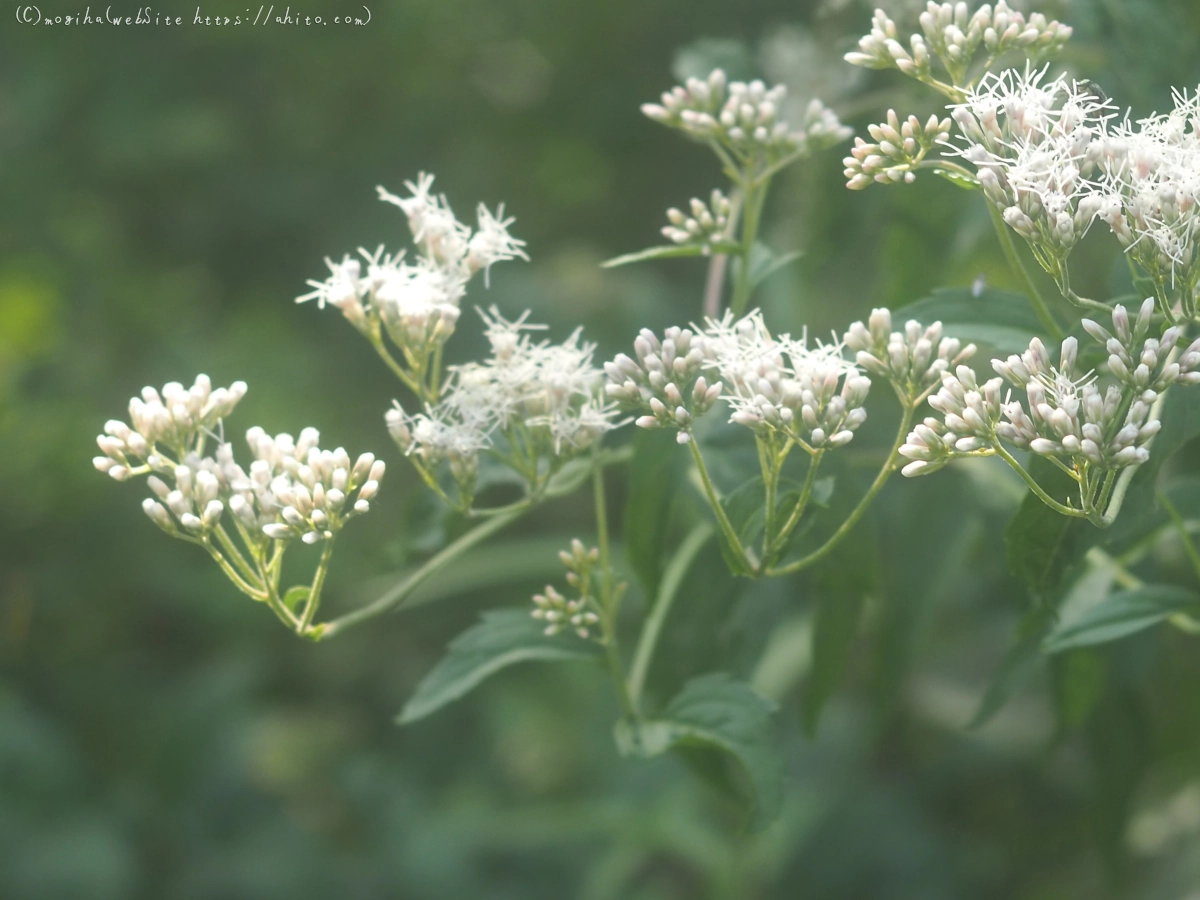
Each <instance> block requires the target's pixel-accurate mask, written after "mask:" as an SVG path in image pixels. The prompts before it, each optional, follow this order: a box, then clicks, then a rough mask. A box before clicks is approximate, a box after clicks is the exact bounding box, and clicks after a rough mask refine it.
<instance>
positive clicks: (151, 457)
mask: <svg viewBox="0 0 1200 900" xmlns="http://www.w3.org/2000/svg"><path fill="white" fill-rule="evenodd" d="M245 395H246V382H244V381H235V382H234V383H233V384H231V385H230V386H229V387H227V388H216V389H215V390H214V389H213V386H212V381H211V380H210V379H209V377H208V376H207V375H203V374H201V375H197V376H196V380H195V382H194V383H193V384H192V386H191V387H190V388H185V387H184V386H183V385H182V384H180V383H179V382H178V381H172V382H170V383H168V384H165V385H163V388H162V391H161V392H159V391H157V390H155V389H154V388H152V387H144V388H142V394H141V396H140V397H134V398H133V399H131V400H130V401H129V421H130V422H131V423H132V425H129V424H126V423H125V422H122V421H120V420H119V419H111V420H109V421H108V422H106V423H105V424H104V434H102V435H100V436H99V437H98V438H97V439H96V443H97V444H98V445H99V447H100V450H101V451H102V452H103V453H104V455H103V456H97V457H96V458H95V459H94V460H93V463H94V464H95V466H96V468H97V469H99V470H100V471H101V472H104V473H106V474H108V475H109V476H111V477H112V478H115V479H116V480H117V481H125V480H126V479H128V478H129V477H130V476H132V475H139V474H144V473H146V472H149V471H157V472H170V471H171V470H172V469H173V468H174V465H173V464H172V463H171V461H170V460H168V459H166V457H165V455H164V452H160V447H159V445H160V444H161V445H163V447H164V448H165V450H166V451H169V452H170V453H173V454H175V456H176V458H177V459H182V457H183V456H185V455H186V454H187V453H190V452H193V451H195V450H196V449H197V447H202V446H203V442H204V440H205V439H206V437H207V436H208V435H209V434H212V433H213V431H214V429H216V428H217V427H218V425H219V423H220V421H221V420H222V419H223V418H225V416H227V415H229V414H230V413H231V412H232V411H233V408H234V407H235V406H237V404H238V401H239V400H241V399H242V397H244V396H245Z"/></svg>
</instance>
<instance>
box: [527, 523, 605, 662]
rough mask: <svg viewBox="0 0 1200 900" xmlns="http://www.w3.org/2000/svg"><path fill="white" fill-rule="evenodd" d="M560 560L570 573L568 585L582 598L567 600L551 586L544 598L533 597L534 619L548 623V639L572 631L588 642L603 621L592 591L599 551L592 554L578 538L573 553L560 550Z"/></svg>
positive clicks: (573, 541)
mask: <svg viewBox="0 0 1200 900" xmlns="http://www.w3.org/2000/svg"><path fill="white" fill-rule="evenodd" d="M558 558H559V559H560V560H562V564H563V566H565V567H566V569H567V583H568V584H569V585H571V587H573V588H575V590H576V591H577V592H578V594H579V596H578V597H576V598H574V599H568V598H566V597H564V596H563V595H562V594H560V593H559V592H558V591H557V590H555V588H554V585H552V584H548V585H546V592H545V593H544V594H534V595H533V606H534V609H533V612H532V616H533V617H534V618H535V619H541V620H542V621H544V622H545V623H546V629H545V633H546V635H547V636H548V637H549V636H553V635H555V634H558V633H559V632H560V631H562V630H564V629H566V628H571V629H573V630H574V631H575V633H576V634H578V635H579V636H580V637H581V638H584V639H586V638H588V637H589V636H590V635H591V630H590V629H591V628H593V627H595V625H596V624H597V623H598V622H599V621H600V614H599V610H600V604H599V602H598V601H597V599H596V598H595V596H593V593H592V590H591V587H592V585H591V581H592V570H593V569H594V568H595V567H596V564H597V563H598V562H599V561H600V550H599V549H598V548H596V547H592V548H591V549H590V550H589V549H588V548H586V547H584V546H583V542H582V541H581V540H579V539H578V538H575V539H574V540H572V541H571V550H570V552H569V553H568V552H567V551H566V550H561V551H559V554H558Z"/></svg>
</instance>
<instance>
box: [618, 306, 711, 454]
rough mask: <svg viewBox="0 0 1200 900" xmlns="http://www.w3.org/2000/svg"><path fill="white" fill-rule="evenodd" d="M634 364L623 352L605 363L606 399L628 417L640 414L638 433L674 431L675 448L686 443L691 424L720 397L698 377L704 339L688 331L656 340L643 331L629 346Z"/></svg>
mask: <svg viewBox="0 0 1200 900" xmlns="http://www.w3.org/2000/svg"><path fill="white" fill-rule="evenodd" d="M633 349H634V353H635V354H636V355H637V360H636V361H635V360H633V359H631V358H630V357H629V356H627V355H625V354H624V353H621V354H618V355H617V358H616V359H614V360H613V361H612V362H609V363H605V364H604V370H605V372H606V373H607V374H608V386H607V388H606V391H607V394H608V396H609V397H610V398H611V399H613V400H615V401H617V402H618V403H620V404H621V406H622V407H623V408H625V409H627V410H630V411H631V412H641V413H642V415H641V416H639V417H638V419H637V424H638V426H639V427H641V428H664V427H665V428H675V429H678V430H679V443H681V444H686V443H687V442H688V441H689V440H690V439H691V427H692V422H693V420H694V419H695V418H696V417H697V416H702V415H704V414H705V413H706V412H708V411H709V410H710V409H712V407H713V404H714V403H716V402H717V399H718V398H719V397H720V396H721V388H722V385H721V382H719V381H718V382H716V383H715V384H709V383H708V380H707V379H706V378H705V377H704V375H702V374H701V370H702V369H703V367H704V364H705V361H706V354H705V342H704V336H703V335H699V334H696V333H695V332H693V331H691V330H690V329H687V328H676V327H672V328H668V329H667V330H666V331H665V332H663V338H662V340H661V341H660V340H659V339H658V336H657V335H655V334H654V332H652V331H650V329H648V328H643V329H642V331H641V333H640V334H639V335H638V337H637V339H636V340H634V342H633Z"/></svg>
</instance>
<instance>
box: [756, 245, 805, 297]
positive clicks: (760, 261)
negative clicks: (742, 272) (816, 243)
mask: <svg viewBox="0 0 1200 900" xmlns="http://www.w3.org/2000/svg"><path fill="white" fill-rule="evenodd" d="M803 255H804V254H803V252H801V251H799V250H795V251H793V252H791V253H784V254H781V255H776V254H775V252H774V251H772V250H771V249H770V248H769V247H767V246H766V245H765V244H760V243H758V242H757V241H755V243H754V246H753V247H752V248H751V250H750V287H751V288H756V287H758V286H759V285H760V284H762V283H763V282H764V281H766V280H767V279H768V278H770V277H771V276H772V275H774V274H775V273H776V272H778V271H779V270H780V269H782V268H784V267H786V266H789V265H791V264H792V263H794V262H795V261H796V260H798V259H799V258H800V257H802V256H803Z"/></svg>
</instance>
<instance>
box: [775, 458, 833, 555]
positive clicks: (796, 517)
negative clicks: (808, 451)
mask: <svg viewBox="0 0 1200 900" xmlns="http://www.w3.org/2000/svg"><path fill="white" fill-rule="evenodd" d="M824 454H825V451H824V450H818V451H817V452H816V453H814V454H813V456H812V459H811V460H810V461H809V464H808V474H807V475H805V476H804V486H803V487H802V488H801V489H800V499H798V500H797V501H796V506H795V508H794V509H793V510H792V512H791V514H790V515H789V516H788V518H787V521H786V522H784V523H783V527H782V528H781V529H779V534H778V535H776V537H775V541H774V543H773V544H772V546H771V548H770V551H769V552H768V553H767V555H766V556H767V560H766V561H768V563H769V560H770V559H771V558H772V557H774V556H775V554H777V553H778V552H779V551H781V550H782V549H783V547H784V545H785V544H786V543H787V539H788V538H789V537H790V536H791V534H792V531H793V530H794V529H795V527H796V526H797V525H798V524H800V517H801V516H803V515H804V510H805V509H807V508H808V501H809V500H810V499H811V498H812V491H813V485H814V484H815V483H816V480H817V467H818V466H819V465H821V457H822V456H823V455H824Z"/></svg>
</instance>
